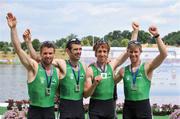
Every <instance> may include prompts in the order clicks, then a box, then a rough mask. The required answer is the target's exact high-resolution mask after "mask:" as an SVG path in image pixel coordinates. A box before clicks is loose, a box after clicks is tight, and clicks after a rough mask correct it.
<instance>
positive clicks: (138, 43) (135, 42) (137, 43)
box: [128, 41, 141, 46]
mask: <svg viewBox="0 0 180 119" xmlns="http://www.w3.org/2000/svg"><path fill="white" fill-rule="evenodd" d="M132 44H135V45H141V43H140V42H138V41H129V43H128V46H130V45H132Z"/></svg>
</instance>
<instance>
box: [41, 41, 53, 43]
mask: <svg viewBox="0 0 180 119" xmlns="http://www.w3.org/2000/svg"><path fill="white" fill-rule="evenodd" d="M42 44H53V42H51V41H44V42H42Z"/></svg>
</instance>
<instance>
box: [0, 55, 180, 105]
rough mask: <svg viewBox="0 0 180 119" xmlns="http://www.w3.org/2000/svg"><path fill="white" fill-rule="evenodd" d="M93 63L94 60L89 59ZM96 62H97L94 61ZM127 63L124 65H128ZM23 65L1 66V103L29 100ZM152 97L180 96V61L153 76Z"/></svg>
mask: <svg viewBox="0 0 180 119" xmlns="http://www.w3.org/2000/svg"><path fill="white" fill-rule="evenodd" d="M88 60H89V61H91V62H92V59H90V58H88ZM93 61H95V60H93ZM127 64H128V62H127V63H125V64H124V65H127ZM26 74H27V73H26V70H25V68H24V67H23V66H22V65H0V78H1V79H0V81H1V83H0V102H4V101H6V100H8V99H10V98H12V99H15V100H22V99H28V95H27V85H26V82H27V76H26ZM150 95H151V96H170V97H173V96H176V97H177V96H180V61H179V60H177V61H175V62H174V61H173V62H172V61H169V60H167V61H165V62H164V63H163V64H162V65H161V66H160V67H158V68H157V69H156V70H155V72H154V75H153V79H152V86H151V92H150ZM118 96H119V97H121V96H123V85H122V82H121V83H119V84H118Z"/></svg>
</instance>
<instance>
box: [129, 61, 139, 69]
mask: <svg viewBox="0 0 180 119" xmlns="http://www.w3.org/2000/svg"><path fill="white" fill-rule="evenodd" d="M140 64H141V60H139V61H137V62H134V63H132V64H131V67H132V68H135V67H139V65H140Z"/></svg>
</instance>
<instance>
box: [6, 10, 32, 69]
mask: <svg viewBox="0 0 180 119" xmlns="http://www.w3.org/2000/svg"><path fill="white" fill-rule="evenodd" d="M6 18H7V22H8V25H9V27H10V30H11V41H12V44H13V46H14V49H15V52H16V53H17V55H18V56H19V59H20V61H21V63H22V64H23V65H24V66H25V67H26V69H28V70H32V69H33V65H34V62H33V60H32V59H31V58H30V57H29V56H28V55H27V54H26V53H25V52H24V51H23V50H22V48H21V44H20V41H19V38H18V34H17V29H16V24H17V21H16V18H15V17H14V16H13V14H12V13H8V14H7V17H6Z"/></svg>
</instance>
